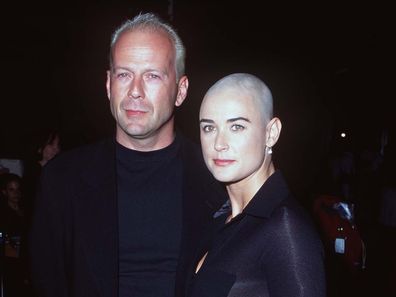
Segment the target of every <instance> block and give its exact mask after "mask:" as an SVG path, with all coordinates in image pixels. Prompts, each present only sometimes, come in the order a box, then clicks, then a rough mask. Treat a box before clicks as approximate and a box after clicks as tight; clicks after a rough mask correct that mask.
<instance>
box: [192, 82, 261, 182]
mask: <svg viewBox="0 0 396 297" xmlns="http://www.w3.org/2000/svg"><path fill="white" fill-rule="evenodd" d="M200 131H201V132H200V135H201V145H202V150H203V156H204V159H205V163H206V165H207V167H208V168H209V170H210V172H211V173H212V174H213V175H214V177H215V178H216V179H217V180H219V181H221V182H226V183H234V182H239V181H241V180H244V179H246V178H249V177H252V176H254V175H256V174H257V173H258V172H260V170H261V169H262V168H263V163H264V158H265V144H266V141H265V139H266V125H265V123H264V119H263V117H262V115H261V113H260V107H259V106H258V104H257V103H256V101H255V99H253V98H252V97H251V95H250V94H247V93H246V92H242V91H239V90H237V89H233V88H231V89H230V88H229V89H226V90H220V91H217V92H215V93H214V94H211V95H209V96H207V97H205V99H204V101H203V103H202V106H201V110H200Z"/></svg>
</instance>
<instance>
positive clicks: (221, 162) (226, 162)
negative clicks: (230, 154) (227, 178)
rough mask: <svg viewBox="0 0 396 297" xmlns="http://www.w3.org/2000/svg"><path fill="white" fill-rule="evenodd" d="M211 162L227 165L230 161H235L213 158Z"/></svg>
mask: <svg viewBox="0 0 396 297" xmlns="http://www.w3.org/2000/svg"><path fill="white" fill-rule="evenodd" d="M213 162H214V163H215V165H217V166H228V165H230V164H232V163H234V162H235V160H229V159H213Z"/></svg>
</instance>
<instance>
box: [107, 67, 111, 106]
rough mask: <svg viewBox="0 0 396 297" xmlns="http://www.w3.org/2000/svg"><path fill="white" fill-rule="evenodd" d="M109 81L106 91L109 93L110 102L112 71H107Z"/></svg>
mask: <svg viewBox="0 0 396 297" xmlns="http://www.w3.org/2000/svg"><path fill="white" fill-rule="evenodd" d="M106 73H107V80H106V91H107V98H109V100H110V85H111V82H110V80H111V70H107V71H106Z"/></svg>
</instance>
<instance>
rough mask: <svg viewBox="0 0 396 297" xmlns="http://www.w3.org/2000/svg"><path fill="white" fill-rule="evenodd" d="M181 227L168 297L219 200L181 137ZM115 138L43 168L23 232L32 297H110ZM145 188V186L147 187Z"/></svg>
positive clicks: (113, 289)
mask: <svg viewBox="0 0 396 297" xmlns="http://www.w3.org/2000/svg"><path fill="white" fill-rule="evenodd" d="M182 159H183V214H182V215H183V227H182V241H181V255H180V260H179V266H178V271H177V277H176V296H183V295H184V292H185V277H186V275H187V271H188V270H189V269H191V267H189V266H190V265H192V259H193V257H194V253H195V250H196V247H197V246H198V241H199V239H200V237H201V235H202V234H203V232H204V229H205V228H206V227H207V226H208V225H210V224H208V223H209V222H211V221H212V215H213V213H214V212H215V211H216V210H217V209H218V208H219V207H220V206H221V204H222V202H223V201H224V199H225V196H223V195H224V194H225V192H223V191H222V189H221V188H220V186H219V185H218V184H217V183H216V182H215V180H214V179H213V178H212V176H211V175H210V173H209V171H208V170H207V169H206V167H205V164H204V162H203V159H202V155H201V152H200V150H199V148H198V147H197V146H196V145H195V144H193V143H192V142H190V141H188V140H186V139H185V138H183V137H182ZM115 166H116V164H115V140H114V139H108V140H105V141H102V142H99V143H97V144H94V145H87V146H84V147H82V148H78V149H74V150H71V151H70V152H65V153H62V154H60V155H58V156H57V157H55V158H54V159H53V160H52V161H50V162H49V163H48V164H47V166H46V167H45V168H44V170H43V172H42V176H41V183H40V189H39V191H38V197H37V201H36V207H35V212H34V219H33V225H32V229H31V233H30V257H31V264H32V265H31V266H32V279H33V284H34V286H35V288H36V289H37V293H38V295H39V296H40V297H46V296H51V297H64V296H73V297H90V296H98V297H99V296H101V297H113V296H117V294H118V228H117V225H118V217H117V197H116V170H115ZM148 186H149V185H148Z"/></svg>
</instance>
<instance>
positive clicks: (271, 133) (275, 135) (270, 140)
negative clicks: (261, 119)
mask: <svg viewBox="0 0 396 297" xmlns="http://www.w3.org/2000/svg"><path fill="white" fill-rule="evenodd" d="M281 130H282V123H281V121H280V119H278V118H277V117H274V118H273V119H272V120H271V121H269V123H268V124H267V127H266V133H267V141H266V145H267V146H268V147H273V146H274V145H275V144H276V142H277V141H278V139H279V136H280V132H281Z"/></svg>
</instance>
